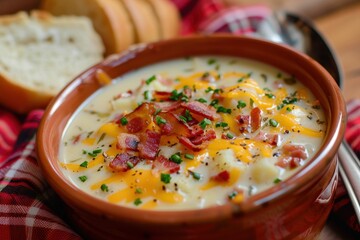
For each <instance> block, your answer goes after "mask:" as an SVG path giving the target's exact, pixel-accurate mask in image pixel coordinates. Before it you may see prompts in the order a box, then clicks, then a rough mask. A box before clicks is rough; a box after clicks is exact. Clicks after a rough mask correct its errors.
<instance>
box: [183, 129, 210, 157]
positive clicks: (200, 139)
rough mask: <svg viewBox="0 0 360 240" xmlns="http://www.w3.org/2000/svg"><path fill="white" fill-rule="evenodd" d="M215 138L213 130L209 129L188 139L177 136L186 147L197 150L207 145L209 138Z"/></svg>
mask: <svg viewBox="0 0 360 240" xmlns="http://www.w3.org/2000/svg"><path fill="white" fill-rule="evenodd" d="M215 138H216V134H215V131H214V130H209V131H207V132H206V133H205V134H202V135H200V136H195V137H192V138H190V139H189V138H186V137H179V142H180V143H181V144H183V145H184V146H185V147H186V148H189V149H191V150H192V151H195V152H198V151H201V150H202V149H204V148H206V147H207V145H208V141H209V140H211V139H215Z"/></svg>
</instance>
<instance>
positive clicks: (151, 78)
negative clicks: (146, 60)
mask: <svg viewBox="0 0 360 240" xmlns="http://www.w3.org/2000/svg"><path fill="white" fill-rule="evenodd" d="M155 79H156V76H155V75H152V76H151V77H149V78H148V79H147V80H146V81H145V83H146V85H149V84H150V83H151V82H153V81H154V80H155Z"/></svg>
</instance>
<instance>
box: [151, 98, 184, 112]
mask: <svg viewBox="0 0 360 240" xmlns="http://www.w3.org/2000/svg"><path fill="white" fill-rule="evenodd" d="M154 105H155V108H157V109H161V111H162V112H170V111H173V110H175V109H178V108H179V107H180V106H181V102H180V101H177V102H170V101H167V102H155V103H154Z"/></svg>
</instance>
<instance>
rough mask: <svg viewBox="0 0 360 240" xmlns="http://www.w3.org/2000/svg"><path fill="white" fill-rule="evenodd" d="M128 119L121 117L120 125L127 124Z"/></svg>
mask: <svg viewBox="0 0 360 240" xmlns="http://www.w3.org/2000/svg"><path fill="white" fill-rule="evenodd" d="M128 122H129V121H128V120H127V119H126V117H122V118H121V119H120V123H121V125H123V126H125V125H126V124H128Z"/></svg>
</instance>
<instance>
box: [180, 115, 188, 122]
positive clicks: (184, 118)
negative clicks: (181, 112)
mask: <svg viewBox="0 0 360 240" xmlns="http://www.w3.org/2000/svg"><path fill="white" fill-rule="evenodd" d="M179 119H180V120H181V121H183V122H184V123H186V122H187V121H188V120H187V118H186V117H184V116H179Z"/></svg>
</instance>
